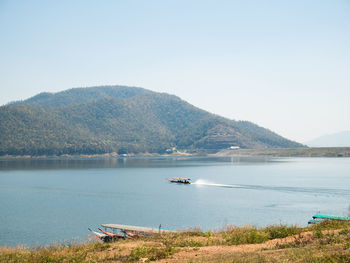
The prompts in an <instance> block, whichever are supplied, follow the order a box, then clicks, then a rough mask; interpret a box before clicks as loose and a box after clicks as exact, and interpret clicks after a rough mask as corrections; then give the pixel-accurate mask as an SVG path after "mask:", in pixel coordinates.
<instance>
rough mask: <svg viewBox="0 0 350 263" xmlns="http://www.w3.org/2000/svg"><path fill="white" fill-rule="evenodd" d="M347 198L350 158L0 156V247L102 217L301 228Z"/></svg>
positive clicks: (68, 232)
mask: <svg viewBox="0 0 350 263" xmlns="http://www.w3.org/2000/svg"><path fill="white" fill-rule="evenodd" d="M171 177H189V178H191V179H192V181H193V182H194V184H190V185H179V184H172V183H169V182H168V181H167V179H168V178H171ZM231 185H232V186H238V187H230V186H231ZM224 186H226V187H224ZM349 204H350V158H272V157H217V158H215V157H149V158H146V157H144V158H132V157H130V158H95V159H80V158H76V159H18V160H17V159H11V160H5V159H1V160H0V211H1V213H0V245H7V246H16V245H17V244H24V245H29V246H31V245H34V246H36V245H46V244H50V243H54V242H64V241H70V240H72V238H74V239H77V240H84V239H85V238H86V235H87V234H89V232H88V228H89V227H90V228H92V229H97V227H100V225H101V224H107V223H116V224H128V225H138V226H147V227H155V228H157V227H158V226H159V224H162V227H163V228H166V229H174V230H175V229H188V228H190V227H200V228H201V229H203V230H209V229H216V230H217V229H220V228H222V227H223V226H225V225H238V226H240V225H245V224H252V225H256V226H265V225H269V224H279V223H288V224H298V225H301V226H305V225H306V224H307V221H308V220H309V219H310V218H311V217H312V215H313V214H315V213H318V212H321V213H326V214H334V215H347V214H348V212H349V211H348V206H349Z"/></svg>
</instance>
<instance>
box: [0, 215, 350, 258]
mask: <svg viewBox="0 0 350 263" xmlns="http://www.w3.org/2000/svg"><path fill="white" fill-rule="evenodd" d="M149 261H160V262H310V263H311V262H315V263H316V262H350V224H349V222H340V221H324V222H322V223H319V224H316V225H313V226H310V227H306V228H301V227H297V226H285V225H273V226H268V227H264V228H256V227H251V226H244V227H227V228H226V229H225V230H222V231H217V232H211V231H210V232H201V231H199V230H196V229H194V230H191V231H187V232H182V233H167V234H162V235H158V236H153V237H142V238H137V239H133V240H122V241H118V242H114V243H107V244H103V243H100V242H93V243H86V244H77V245H61V246H59V245H53V246H50V247H47V248H35V249H30V248H25V247H18V248H6V247H4V248H1V249H0V262H149Z"/></svg>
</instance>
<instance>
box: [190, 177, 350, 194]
mask: <svg viewBox="0 0 350 263" xmlns="http://www.w3.org/2000/svg"><path fill="white" fill-rule="evenodd" d="M191 184H194V185H198V186H216V187H226V188H240V189H249V190H260V191H264V190H265V191H266V190H267V191H280V192H299V193H305V194H312V195H341V196H344V195H350V189H327V188H311V187H310V188H307V187H295V186H294V187H293V186H292V187H288V186H263V185H232V184H215V183H212V182H210V181H207V180H203V179H199V180H197V181H195V182H193V183H191Z"/></svg>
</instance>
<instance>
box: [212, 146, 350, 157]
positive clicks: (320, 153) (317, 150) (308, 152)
mask: <svg viewBox="0 0 350 263" xmlns="http://www.w3.org/2000/svg"><path fill="white" fill-rule="evenodd" d="M214 155H215V156H274V157H350V147H313V148H270V149H237V150H228V149H225V150H221V151H219V152H217V153H215V154H214Z"/></svg>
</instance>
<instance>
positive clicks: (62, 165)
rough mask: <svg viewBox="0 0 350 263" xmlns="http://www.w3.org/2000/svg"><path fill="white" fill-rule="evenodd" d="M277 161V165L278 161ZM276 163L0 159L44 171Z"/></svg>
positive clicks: (9, 166) (0, 165) (0, 166)
mask: <svg viewBox="0 0 350 263" xmlns="http://www.w3.org/2000/svg"><path fill="white" fill-rule="evenodd" d="M281 161H282V159H280V160H279V161H278V162H281ZM273 162H277V161H276V160H275V159H271V158H268V157H260V156H257V157H240V156H237V157H198V156H196V157H173V156H171V157H125V158H115V157H111V158H103V157H101V158H44V159H40V158H27V159H0V170H45V169H89V168H127V167H134V168H136V167H138V168H149V167H172V166H202V165H218V164H220V163H224V164H227V163H235V164H239V163H241V164H244V165H247V164H250V163H253V164H257V163H260V164H263V163H273Z"/></svg>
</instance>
